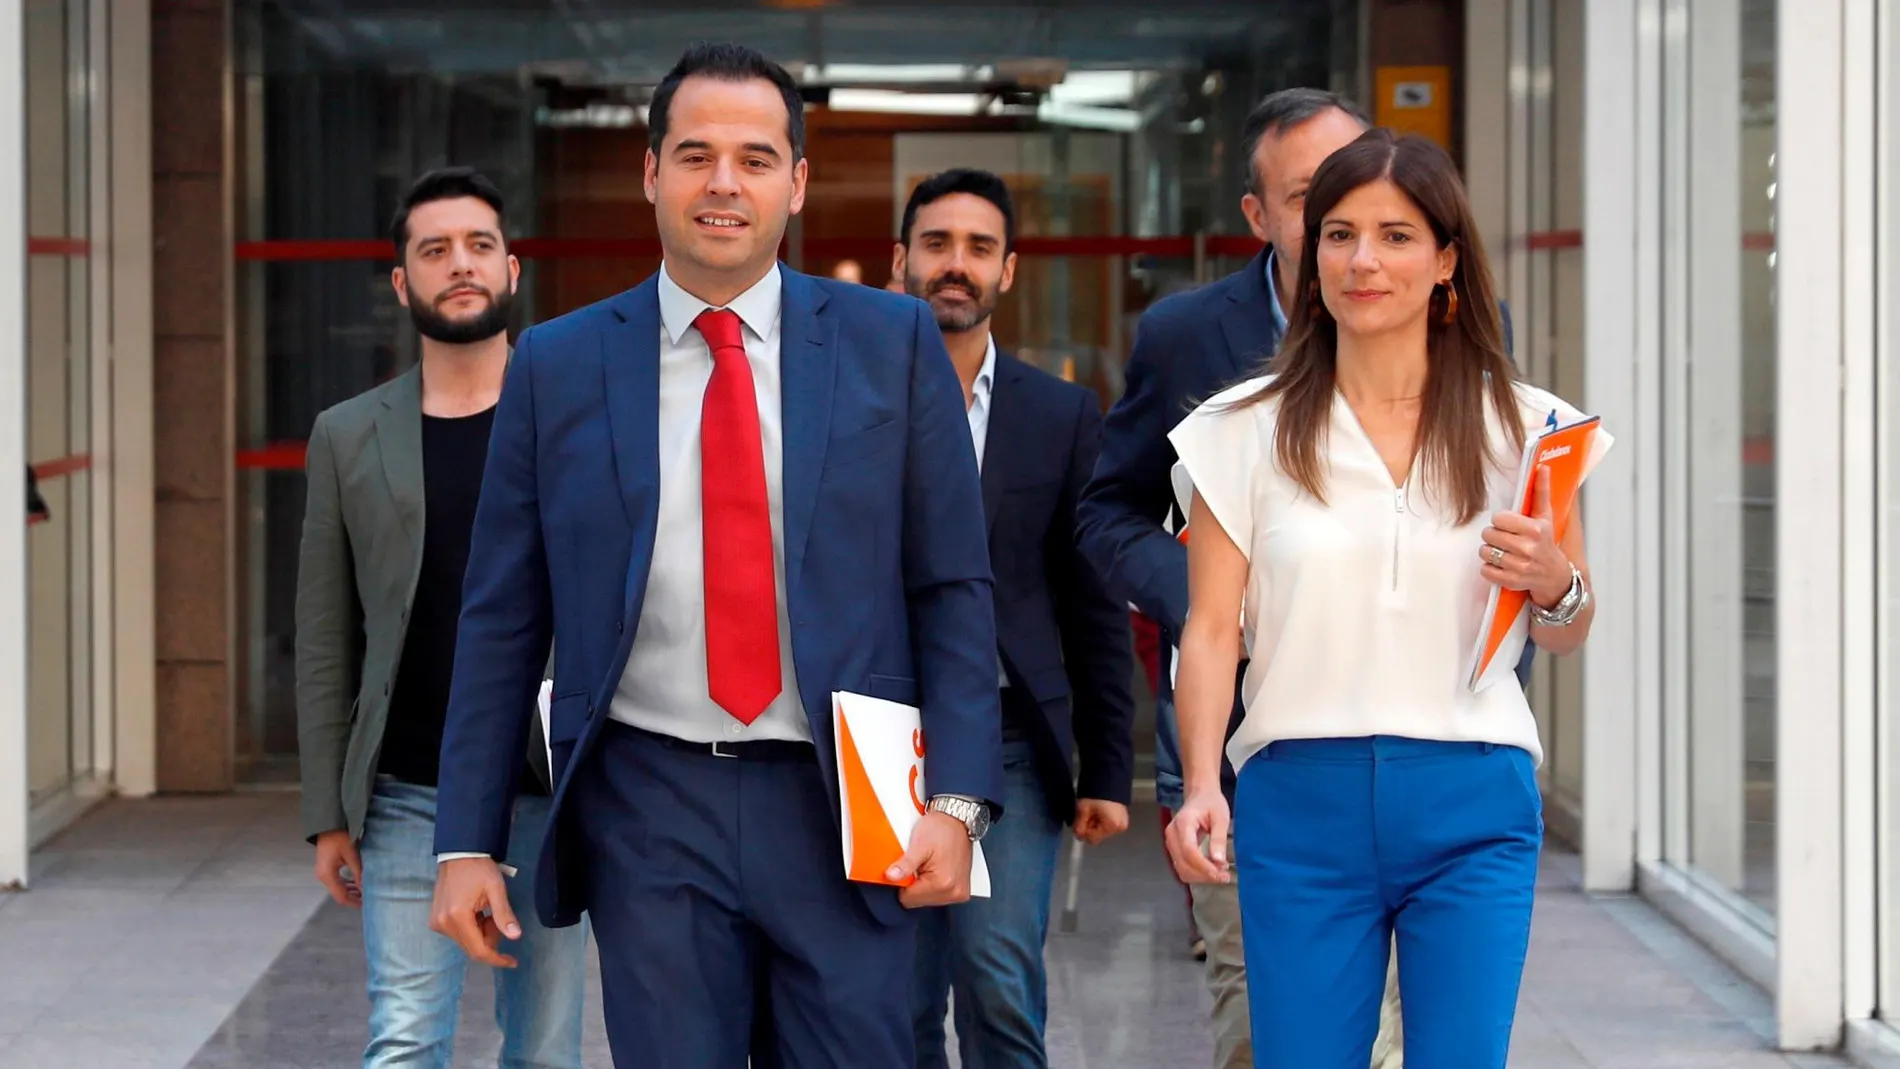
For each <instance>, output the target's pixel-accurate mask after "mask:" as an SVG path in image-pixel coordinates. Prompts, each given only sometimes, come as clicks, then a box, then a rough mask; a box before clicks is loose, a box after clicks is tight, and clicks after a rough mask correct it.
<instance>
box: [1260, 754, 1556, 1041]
mask: <svg viewBox="0 0 1900 1069" xmlns="http://www.w3.org/2000/svg"><path fill="white" fill-rule="evenodd" d="M1235 807H1236V810H1237V813H1238V816H1237V817H1236V819H1235V821H1234V829H1235V831H1234V836H1235V848H1234V854H1235V861H1236V864H1237V867H1238V870H1239V885H1240V913H1241V922H1240V927H1241V930H1242V932H1243V933H1244V937H1243V941H1244V943H1245V946H1246V955H1247V996H1248V1005H1249V1008H1250V1010H1251V1011H1252V1017H1253V1057H1254V1065H1256V1066H1258V1067H1259V1069H1365V1067H1366V1065H1367V1063H1368V1061H1369V1059H1370V1057H1371V1053H1372V1044H1373V1036H1374V1033H1375V1032H1377V1030H1378V1027H1379V1002H1380V996H1381V994H1382V993H1383V991H1384V989H1385V982H1386V969H1387V962H1388V960H1389V959H1388V954H1389V953H1390V950H1391V944H1392V938H1393V935H1394V934H1395V933H1396V935H1397V941H1398V960H1399V969H1398V972H1399V990H1400V993H1401V1006H1402V1011H1403V1016H1404V1026H1405V1065H1406V1069H1504V1066H1505V1060H1506V1058H1507V1056H1508V1053H1509V1050H1510V1043H1511V1026H1512V1022H1513V1017H1514V1015H1515V1013H1516V1011H1517V994H1518V986H1519V982H1520V980H1521V979H1522V976H1523V972H1524V955H1525V952H1526V950H1527V949H1528V946H1529V943H1530V932H1531V907H1532V901H1533V898H1534V897H1535V892H1536V886H1537V854H1538V850H1539V848H1540V846H1541V844H1542V841H1543V832H1544V822H1543V803H1542V800H1541V799H1540V797H1539V795H1538V791H1537V780H1536V778H1535V774H1534V772H1533V770H1532V768H1531V757H1530V755H1529V754H1527V753H1525V752H1524V751H1523V750H1520V749H1517V748H1516V747H1511V746H1496V745H1492V744H1489V743H1452V742H1425V741H1419V740H1415V739H1402V738H1393V737H1390V736H1379V737H1376V738H1359V739H1305V740H1299V741H1289V742H1276V743H1274V744H1272V745H1271V746H1269V747H1267V748H1266V749H1265V750H1262V751H1260V752H1259V753H1257V754H1255V755H1254V756H1253V757H1251V758H1249V759H1248V761H1247V763H1246V764H1245V765H1244V766H1242V768H1241V771H1240V783H1239V789H1238V791H1237V792H1236V797H1235Z"/></svg>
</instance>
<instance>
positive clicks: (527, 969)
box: [358, 776, 587, 1069]
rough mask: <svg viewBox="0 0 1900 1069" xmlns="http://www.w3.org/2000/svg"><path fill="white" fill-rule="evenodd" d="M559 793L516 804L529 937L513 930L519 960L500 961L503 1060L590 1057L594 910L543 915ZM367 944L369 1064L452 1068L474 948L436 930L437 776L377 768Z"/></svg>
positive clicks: (514, 849) (511, 857)
mask: <svg viewBox="0 0 1900 1069" xmlns="http://www.w3.org/2000/svg"><path fill="white" fill-rule="evenodd" d="M548 806H549V799H547V798H544V797H539V796H528V795H524V796H522V797H521V799H520V800H519V801H518V802H517V803H516V804H515V824H514V830H513V832H512V833H511V834H510V836H509V842H508V863H509V864H511V865H513V866H515V868H516V869H517V870H519V874H518V875H515V876H511V877H509V878H508V904H509V905H510V906H512V907H513V908H514V911H515V916H516V918H517V919H519V920H520V922H521V928H522V933H521V938H520V939H519V940H503V941H502V945H501V952H502V953H504V954H510V955H513V956H514V958H515V959H516V961H517V963H518V964H517V965H516V967H515V968H513V969H499V970H496V973H495V1024H496V1026H497V1027H498V1028H499V1029H500V1030H501V1035H502V1044H501V1060H500V1065H501V1066H502V1069H580V1064H581V1005H582V1002H583V1000H584V999H585V996H586V991H587V922H586V921H585V920H583V921H582V922H581V923H580V924H577V925H574V926H572V927H568V928H544V927H542V926H541V923H540V921H538V920H537V919H536V918H535V915H534V885H533V882H532V881H533V874H534V863H535V855H536V854H538V853H540V850H541V836H542V833H543V831H545V829H546V826H547V819H548ZM358 849H359V852H360V854H361V856H362V858H363V872H362V874H361V882H362V888H363V946H364V949H365V950H366V951H367V952H368V957H369V1003H370V1016H369V1032H370V1039H369V1046H368V1047H367V1048H366V1049H365V1050H364V1051H363V1065H364V1069H385V1067H391V1066H428V1067H430V1069H448V1065H449V1062H450V1059H451V1057H452V1056H453V1055H454V1053H455V1023H456V1017H457V1011H458V1010H459V1009H460V1006H461V1001H462V975H463V972H464V970H465V969H466V968H467V964H468V959H467V956H466V955H464V954H463V953H462V949H461V948H460V947H458V946H456V945H455V943H454V942H453V941H451V940H450V939H448V938H447V937H446V936H442V935H438V934H436V933H435V932H433V931H430V930H429V913H430V907H431V904H432V902H433V900H434V897H435V867H436V861H435V788H434V787H420V786H416V785H415V784H411V783H404V782H402V781H400V780H396V779H392V778H390V777H387V776H378V777H377V779H376V784H375V789H374V791H373V792H372V793H371V795H370V801H369V816H368V819H367V820H366V821H365V823H364V827H363V841H362V843H361V845H360V846H359V848H358Z"/></svg>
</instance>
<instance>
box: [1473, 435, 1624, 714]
mask: <svg viewBox="0 0 1900 1069" xmlns="http://www.w3.org/2000/svg"><path fill="white" fill-rule="evenodd" d="M1600 422H1601V421H1600V420H1599V418H1598V417H1596V416H1588V417H1585V418H1584V419H1580V420H1578V421H1577V422H1575V423H1572V424H1570V425H1568V426H1564V427H1559V426H1557V421H1556V413H1554V412H1553V413H1552V414H1551V419H1550V421H1549V422H1548V423H1547V424H1546V427H1545V430H1544V432H1543V433H1542V434H1538V435H1535V436H1533V437H1532V438H1531V439H1530V440H1529V441H1527V442H1525V443H1524V458H1523V461H1522V463H1521V464H1520V466H1519V469H1518V474H1517V488H1516V492H1515V494H1514V495H1513V497H1512V500H1513V501H1515V502H1516V503H1517V510H1518V511H1519V512H1521V513H1523V514H1524V515H1526V516H1534V515H1538V514H1540V513H1542V512H1544V511H1546V510H1548V519H1549V521H1550V525H1551V533H1552V536H1553V537H1554V538H1555V539H1556V540H1557V541H1558V542H1559V543H1561V542H1562V541H1563V538H1564V533H1565V532H1566V531H1568V530H1569V529H1570V520H1571V516H1572V514H1573V513H1574V511H1575V505H1576V500H1577V490H1578V489H1579V488H1580V487H1581V486H1582V485H1583V480H1584V477H1585V476H1587V475H1588V474H1589V473H1590V470H1591V469H1592V468H1594V467H1595V466H1596V463H1597V461H1598V460H1599V459H1601V458H1602V456H1603V454H1604V452H1605V451H1607V450H1608V448H1609V436H1608V435H1604V434H1600V433H1599V430H1600V427H1599V424H1600ZM1540 498H1541V500H1540ZM1529 606H1530V596H1529V594H1527V593H1526V592H1525V591H1522V590H1506V589H1504V588H1503V587H1500V586H1495V585H1494V586H1492V588H1491V593H1490V599H1489V601H1488V602H1487V603H1486V605H1485V611H1484V618H1483V620H1482V621H1481V622H1480V623H1479V625H1478V641H1477V644H1476V645H1475V646H1474V648H1473V649H1472V651H1471V667H1470V671H1469V672H1468V673H1467V677H1468V683H1469V685H1470V687H1471V689H1472V690H1473V691H1474V692H1475V691H1480V690H1483V689H1485V688H1486V687H1488V686H1490V685H1491V684H1493V683H1495V682H1497V681H1498V680H1500V679H1502V678H1504V677H1505V676H1506V675H1509V674H1511V672H1512V670H1513V669H1514V668H1515V666H1516V663H1517V659H1518V654H1519V653H1521V652H1522V651H1523V649H1524V643H1525V642H1526V641H1528V640H1529V638H1530V611H1529ZM1500 654H1506V655H1504V656H1500Z"/></svg>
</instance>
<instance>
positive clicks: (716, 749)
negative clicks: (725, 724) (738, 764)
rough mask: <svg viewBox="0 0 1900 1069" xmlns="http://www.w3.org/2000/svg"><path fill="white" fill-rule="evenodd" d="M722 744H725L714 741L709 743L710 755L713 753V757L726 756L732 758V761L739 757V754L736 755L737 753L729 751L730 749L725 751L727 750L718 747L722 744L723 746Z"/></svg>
mask: <svg viewBox="0 0 1900 1069" xmlns="http://www.w3.org/2000/svg"><path fill="white" fill-rule="evenodd" d="M724 745H726V744H725V743H724V742H714V743H711V744H710V746H711V747H712V755H713V756H714V757H724V758H727V759H729V760H733V761H737V760H738V759H739V755H738V754H736V753H732V752H730V751H727V750H722V749H720V747H722V746H724Z"/></svg>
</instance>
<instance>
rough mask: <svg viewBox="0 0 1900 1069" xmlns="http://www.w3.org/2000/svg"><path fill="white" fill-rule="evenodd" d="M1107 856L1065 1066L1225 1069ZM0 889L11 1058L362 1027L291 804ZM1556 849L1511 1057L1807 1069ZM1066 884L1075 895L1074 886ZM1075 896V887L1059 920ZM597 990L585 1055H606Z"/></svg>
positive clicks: (39, 868)
mask: <svg viewBox="0 0 1900 1069" xmlns="http://www.w3.org/2000/svg"><path fill="white" fill-rule="evenodd" d="M1138 817H1140V818H1141V819H1137V820H1136V822H1135V826H1136V831H1134V832H1132V833H1130V834H1129V835H1128V836H1125V837H1123V838H1122V839H1119V840H1116V841H1114V842H1112V843H1110V844H1108V845H1106V846H1104V847H1102V848H1099V849H1097V850H1095V851H1093V852H1091V853H1090V854H1089V856H1088V859H1087V862H1086V864H1085V866H1084V869H1083V879H1082V886H1083V891H1082V897H1081V908H1080V910H1079V913H1078V917H1077V924H1076V930H1075V931H1074V932H1073V933H1065V932H1061V931H1059V930H1058V931H1057V932H1055V933H1054V934H1053V935H1052V937H1051V940H1050V947H1049V957H1050V964H1051V975H1050V979H1051V990H1050V1003H1051V1017H1052V1020H1051V1023H1050V1026H1049V1047H1050V1063H1051V1065H1053V1066H1056V1067H1058V1069H1150V1067H1153V1066H1161V1065H1167V1066H1189V1067H1192V1066H1201V1065H1206V1064H1207V1063H1208V1061H1209V1047H1210V1045H1209V1043H1208V1040H1207V1038H1206V1034H1205V1032H1206V1028H1205V1024H1204V1022H1205V1020H1206V1009H1207V996H1206V994H1205V992H1204V990H1203V989H1202V986H1201V983H1200V978H1199V972H1198V966H1197V965H1196V964H1195V963H1194V962H1193V961H1192V960H1190V959H1189V958H1188V956H1187V948H1186V917H1185V908H1184V905H1183V903H1182V900H1181V898H1180V892H1179V890H1178V888H1175V887H1173V886H1172V885H1171V884H1170V882H1169V881H1168V878H1167V874H1166V872H1165V870H1164V869H1163V868H1162V865H1161V860H1160V857H1159V845H1158V842H1157V832H1156V830H1155V822H1154V819H1153V813H1152V811H1151V810H1150V811H1148V812H1146V813H1143V814H1138ZM35 867H36V872H35V879H34V889H33V890H32V891H30V892H27V893H25V894H17V895H10V896H7V895H0V1069H29V1067H30V1069H66V1067H84V1069H180V1067H187V1066H188V1067H189V1069H236V1067H239V1066H242V1067H245V1069H292V1067H296V1069H329V1067H335V1069H344V1067H349V1066H355V1065H357V1064H359V1061H360V1052H361V1049H362V1044H363V1040H364V1017H365V1003H364V998H363V988H362V981H363V958H362V944H361V934H360V929H359V928H358V925H357V916H356V914H354V913H353V912H350V911H347V910H343V909H340V908H337V907H334V906H330V905H328V904H327V900H326V899H325V898H324V896H323V894H322V892H321V891H320V890H319V889H318V888H317V887H316V886H315V884H314V883H313V882H311V879H310V855H309V848H308V847H306V846H304V844H303V843H302V841H301V840H300V839H299V838H298V835H297V831H296V803H295V798H294V797H293V796H291V795H288V794H282V795H249V796H238V797H226V798H216V799H169V800H160V801H152V802H140V803H112V804H109V805H107V806H105V807H103V808H101V809H100V810H98V811H96V812H95V813H93V814H92V815H90V816H89V817H87V818H86V819H85V820H84V821H82V822H81V824H80V825H79V826H78V827H76V828H75V829H73V830H72V831H71V832H69V833H67V834H66V835H65V836H63V837H61V839H59V840H58V841H57V842H56V843H54V844H53V845H51V846H50V847H49V848H47V849H45V850H43V851H42V852H41V853H40V855H39V856H38V857H37V859H36V863H35ZM1575 871H1576V866H1575V860H1574V858H1570V857H1568V856H1565V855H1562V854H1552V855H1551V856H1550V858H1549V860H1548V861H1547V863H1546V865H1545V871H1544V883H1543V887H1542V889H1541V892H1540V896H1539V902H1538V915H1537V928H1536V933H1535V936H1534V938H1533V945H1532V951H1531V960H1530V965H1529V967H1528V969H1527V971H1526V974H1525V978H1524V992H1523V998H1522V1001H1521V1004H1520V1008H1519V1014H1518V1028H1517V1034H1516V1042H1515V1048H1514V1053H1513V1056H1512V1059H1511V1064H1512V1066H1514V1067H1518V1069H1667V1067H1709V1069H1717V1067H1719V1069H1789V1067H1802V1069H1812V1067H1820V1066H1838V1065H1841V1064H1843V1063H1841V1062H1838V1061H1836V1060H1834V1059H1829V1058H1816V1057H1799V1056H1785V1055H1779V1054H1776V1053H1773V1052H1772V1051H1769V1050H1768V1049H1767V1043H1766V1041H1765V1040H1764V1038H1763V1034H1764V1031H1765V1028H1766V1022H1767V1014H1768V1004H1767V1000H1766V999H1765V998H1763V997H1762V996H1761V994H1760V993H1759V992H1757V991H1755V990H1754V989H1752V988H1750V987H1748V986H1747V985H1746V984H1744V983H1743V982H1742V981H1740V980H1739V979H1738V978H1736V977H1735V975H1734V974H1733V973H1731V972H1730V971H1729V970H1727V969H1726V968H1724V967H1723V966H1721V965H1720V964H1719V963H1717V962H1716V961H1715V960H1714V959H1713V958H1711V957H1710V956H1709V955H1708V954H1706V953H1704V952H1703V951H1702V950H1701V949H1700V948H1699V947H1697V946H1696V945H1694V944H1693V943H1691V942H1690V941H1689V940H1688V939H1686V938H1685V937H1683V936H1682V935H1680V934H1679V933H1678V932H1677V930H1676V929H1674V928H1672V927H1671V926H1670V925H1669V924H1668V923H1667V922H1665V921H1662V920H1661V919H1660V918H1658V917H1657V916H1656V915H1655V914H1654V913H1653V912H1651V911H1650V910H1649V909H1648V908H1647V907H1646V906H1644V905H1642V904H1641V903H1640V902H1637V901H1634V900H1629V899H1597V898H1589V897H1585V896H1584V895H1582V894H1581V893H1579V892H1578V891H1577V889H1576V880H1575ZM1057 886H1058V891H1059V892H1060V891H1061V889H1063V888H1065V887H1066V876H1065V878H1062V879H1059V880H1058V884H1057ZM1060 906H1061V903H1060V902H1058V903H1057V908H1058V916H1059V912H1060ZM492 992H493V989H492V987H491V985H490V983H489V980H488V977H487V976H486V975H485V974H484V971H483V970H479V969H477V970H474V971H473V972H471V974H470V976H469V979H468V985H467V991H466V997H465V999H464V1003H463V1014H462V1021H463V1027H462V1032H461V1036H460V1042H459V1046H458V1051H457V1058H456V1065H457V1066H478V1065H492V1064H493V1063H494V1052H495V1050H496V1048H497V1046H498V1039H497V1036H496V1033H495V1029H494V1023H493V1017H492V1011H491V1007H492V999H493V993H492ZM598 1006H599V1001H598V998H594V999H593V1000H592V1001H591V1003H590V1008H589V1037H588V1048H587V1052H586V1058H587V1064H588V1065H589V1066H606V1065H608V1064H609V1060H608V1055H607V1048H606V1043H605V1040H604V1038H603V1036H602V1033H601V1029H600V1023H599V1016H598V1013H599V1011H598Z"/></svg>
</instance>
